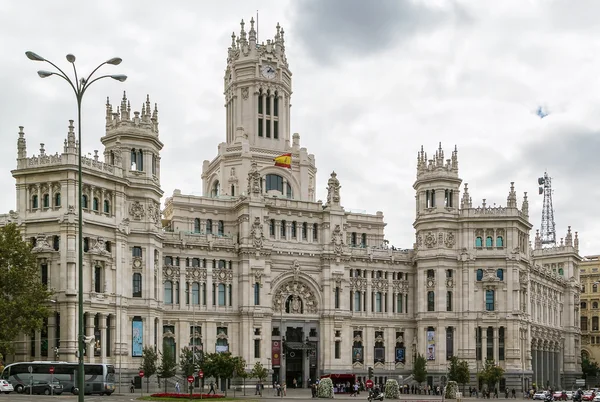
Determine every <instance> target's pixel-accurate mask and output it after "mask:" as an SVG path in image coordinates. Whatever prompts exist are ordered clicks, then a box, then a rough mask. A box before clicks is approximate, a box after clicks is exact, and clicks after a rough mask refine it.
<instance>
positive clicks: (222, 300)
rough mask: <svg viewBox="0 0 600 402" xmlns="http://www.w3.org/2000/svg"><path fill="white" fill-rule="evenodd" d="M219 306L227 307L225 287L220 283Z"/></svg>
mask: <svg viewBox="0 0 600 402" xmlns="http://www.w3.org/2000/svg"><path fill="white" fill-rule="evenodd" d="M219 306H225V285H224V284H223V283H219Z"/></svg>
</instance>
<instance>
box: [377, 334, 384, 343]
mask: <svg viewBox="0 0 600 402" xmlns="http://www.w3.org/2000/svg"><path fill="white" fill-rule="evenodd" d="M383 342H384V339H383V335H382V334H381V333H380V334H378V335H377V336H376V337H375V343H383Z"/></svg>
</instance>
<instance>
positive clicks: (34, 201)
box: [31, 195, 38, 209]
mask: <svg viewBox="0 0 600 402" xmlns="http://www.w3.org/2000/svg"><path fill="white" fill-rule="evenodd" d="M37 208H38V196H37V195H33V196H31V209H37Z"/></svg>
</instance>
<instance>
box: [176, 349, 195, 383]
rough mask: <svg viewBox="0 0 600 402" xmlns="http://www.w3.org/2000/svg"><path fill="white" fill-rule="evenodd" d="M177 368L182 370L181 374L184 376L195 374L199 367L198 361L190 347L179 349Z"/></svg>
mask: <svg viewBox="0 0 600 402" xmlns="http://www.w3.org/2000/svg"><path fill="white" fill-rule="evenodd" d="M179 368H181V371H183V374H184V375H185V376H186V377H189V376H191V375H194V374H196V372H197V371H198V369H199V368H200V361H199V360H197V359H196V356H194V351H193V350H192V348H188V347H187V346H185V347H184V348H182V349H181V354H180V355H179Z"/></svg>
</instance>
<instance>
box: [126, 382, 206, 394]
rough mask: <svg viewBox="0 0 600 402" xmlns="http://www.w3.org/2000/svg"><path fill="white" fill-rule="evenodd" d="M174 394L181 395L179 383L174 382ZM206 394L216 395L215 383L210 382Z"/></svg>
mask: <svg viewBox="0 0 600 402" xmlns="http://www.w3.org/2000/svg"><path fill="white" fill-rule="evenodd" d="M132 381H133V380H132ZM175 393H176V394H179V393H181V385H179V381H175ZM208 393H209V394H216V393H217V392H216V390H215V383H214V382H212V381H211V382H210V385H209V391H208Z"/></svg>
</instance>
